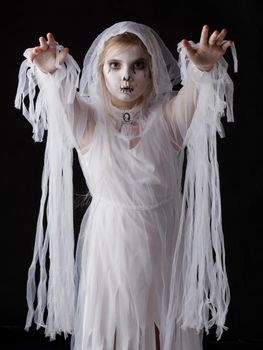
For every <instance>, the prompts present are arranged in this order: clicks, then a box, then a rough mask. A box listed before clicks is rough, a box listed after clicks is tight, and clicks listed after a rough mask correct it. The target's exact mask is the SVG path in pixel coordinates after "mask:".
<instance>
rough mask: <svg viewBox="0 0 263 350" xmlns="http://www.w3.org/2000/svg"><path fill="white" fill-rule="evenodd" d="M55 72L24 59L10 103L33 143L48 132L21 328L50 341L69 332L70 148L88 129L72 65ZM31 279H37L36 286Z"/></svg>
mask: <svg viewBox="0 0 263 350" xmlns="http://www.w3.org/2000/svg"><path fill="white" fill-rule="evenodd" d="M59 49H60V47H59V46H58V47H57V50H59ZM26 53H27V52H25V55H26ZM57 68H58V69H57V70H56V72H55V73H54V74H44V73H41V72H40V71H39V70H38V69H37V68H36V67H35V66H34V65H33V64H32V63H31V62H29V60H27V59H26V60H24V61H23V62H22V64H21V68H20V72H19V83H18V89H17V94H16V99H15V106H16V107H17V108H22V112H23V115H24V116H25V117H26V119H27V120H28V121H29V122H30V123H31V124H32V127H33V139H34V140H35V141H36V142H41V141H42V140H43V136H44V132H45V130H48V132H47V139H46V149H45V159H44V167H43V173H42V184H41V188H42V196H41V201H40V209H39V215H38V221H37V228H36V237H35V245H34V253H33V259H32V263H31V265H30V268H29V271H28V280H27V304H28V314H27V319H26V325H25V329H26V330H28V329H29V328H30V326H31V324H32V322H33V321H34V322H35V323H36V325H37V329H38V328H40V327H44V328H45V334H46V336H48V337H50V339H51V340H52V339H55V337H56V334H57V333H58V334H61V332H64V335H65V336H67V334H68V333H72V330H73V317H74V302H75V281H74V226H73V188H72V187H73V184H72V162H73V148H74V147H79V143H80V140H81V139H82V137H83V133H84V132H85V130H86V129H87V125H88V122H87V119H88V116H87V113H88V112H87V109H86V108H85V106H84V105H83V102H82V101H81V100H80V99H79V98H78V97H77V95H76V94H77V87H78V81H79V67H78V65H77V63H76V62H75V61H74V59H73V58H72V57H71V56H70V55H68V57H67V58H66V61H65V63H64V64H63V65H59V64H57ZM76 112H77V113H76ZM47 254H48V258H49V261H48V262H49V264H48V265H49V269H48V271H47V267H46V266H47ZM35 275H37V276H39V279H38V286H36V278H35ZM36 295H37V301H36V300H35V299H36ZM44 315H45V316H44ZM44 318H45V319H44Z"/></svg>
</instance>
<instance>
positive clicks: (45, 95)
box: [15, 22, 237, 350]
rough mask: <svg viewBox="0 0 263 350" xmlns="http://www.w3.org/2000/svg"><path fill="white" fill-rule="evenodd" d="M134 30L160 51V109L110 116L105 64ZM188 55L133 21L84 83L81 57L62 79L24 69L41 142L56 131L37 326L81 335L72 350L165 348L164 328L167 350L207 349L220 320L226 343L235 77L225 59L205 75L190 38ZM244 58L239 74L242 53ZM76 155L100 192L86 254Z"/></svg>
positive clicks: (90, 215)
mask: <svg viewBox="0 0 263 350" xmlns="http://www.w3.org/2000/svg"><path fill="white" fill-rule="evenodd" d="M123 32H131V33H134V34H136V35H137V36H138V37H139V38H140V39H141V40H142V42H143V43H144V45H145V46H146V48H147V50H148V52H149V54H150V56H151V60H152V78H153V85H154V90H155V94H154V95H152V96H151V97H150V98H149V100H148V102H147V108H146V109H145V108H143V107H142V106H140V105H137V106H136V107H134V108H133V109H131V110H129V111H123V110H119V109H118V108H116V107H113V106H109V109H108V110H107V109H105V108H104V104H103V99H102V97H101V94H100V91H99V77H98V69H97V64H98V58H99V55H100V53H101V51H102V49H103V46H104V42H105V40H107V39H108V38H110V37H112V36H115V35H117V34H120V33H123ZM191 44H192V45H193V46H196V45H198V44H194V43H193V42H191ZM60 49H61V46H59V45H57V51H59V50H60ZM27 52H28V51H26V52H25V56H26V57H27ZM178 53H179V60H178V62H177V61H176V59H175V58H174V57H173V56H172V54H171V53H170V51H169V50H168V49H167V47H166V46H165V45H164V43H163V42H162V40H161V39H160V37H159V36H158V35H157V33H156V32H154V31H153V30H152V29H151V28H149V27H148V26H145V25H142V24H138V23H134V22H120V23H117V24H114V25H113V26H111V27H110V28H108V29H106V30H105V31H104V32H103V33H101V34H100V35H99V37H98V38H97V39H96V40H95V41H94V43H93V44H92V46H91V47H90V49H89V51H88V52H87V54H86V57H85V60H84V67H83V71H82V75H81V79H80V81H79V76H80V69H79V66H78V65H77V63H76V62H75V61H74V59H73V58H72V57H71V56H70V55H68V56H67V58H66V60H65V63H64V64H63V65H59V64H57V70H56V72H55V73H54V74H44V73H42V72H40V71H39V70H38V69H37V68H36V66H35V65H33V64H32V63H31V62H30V61H29V60H28V59H25V60H24V61H23V62H22V65H21V68H20V72H19V85H18V89H17V95H16V101H15V106H16V107H17V108H23V115H24V116H25V117H26V118H27V119H28V120H29V122H30V123H31V124H32V126H33V138H34V140H35V141H37V142H40V141H42V140H43V136H44V133H45V130H48V131H47V139H46V151H45V164H44V169H43V177H42V198H41V203H40V212H39V218H38V222H37V231H36V240H35V247H34V255H33V260H32V264H31V266H30V268H29V273H28V282H27V302H28V315H27V321H26V326H25V328H26V329H27V330H28V329H29V328H30V326H31V325H32V322H34V323H36V325H37V328H39V327H45V334H46V336H48V337H50V339H51V340H52V339H55V337H56V334H62V333H64V335H65V336H67V335H68V334H70V335H71V348H72V350H112V349H113V343H114V338H115V342H116V344H115V346H116V350H155V346H156V345H155V342H156V340H155V325H156V326H157V327H158V329H159V338H160V339H159V341H160V348H161V350H174V349H176V350H201V349H202V337H203V331H204V330H205V331H206V332H207V333H208V332H209V330H210V329H211V327H213V326H216V327H217V328H216V331H217V337H218V339H220V337H221V335H222V332H223V330H224V329H226V326H225V321H226V315H227V310H228V306H229V302H230V291H229V285H228V280H227V273H226V266H225V249H224V238H223V232H222V218H221V203H220V183H219V169H218V163H217V149H216V148H217V145H216V142H217V133H218V134H219V135H220V136H221V137H222V136H224V131H223V127H222V124H221V117H222V116H224V115H226V116H227V120H228V121H233V108H232V104H233V82H232V80H231V78H230V77H229V75H228V73H227V68H228V64H227V62H226V61H225V59H224V58H221V59H220V60H219V62H218V63H217V64H215V65H214V67H213V69H212V70H211V71H210V72H201V71H199V70H198V69H197V68H196V67H195V66H194V65H193V64H192V63H191V62H190V61H189V59H188V57H187V55H186V52H185V50H184V48H183V47H182V46H181V44H179V45H178ZM232 54H233V57H234V61H235V67H236V65H237V59H236V54H235V49H234V46H232ZM180 81H181V83H182V88H181V89H180V90H179V91H178V92H177V91H174V86H175V85H176V84H178V83H179V82H180ZM79 83H80V84H79ZM78 87H79V89H78ZM21 106H22V107H21ZM145 111H146V112H145ZM124 112H126V113H127V112H128V113H129V116H130V117H131V121H129V122H124V121H123V119H122V118H123V113H124ZM83 137H84V138H85V139H86V141H87V140H88V143H87V145H86V146H85V147H84V148H83V147H82V146H81V142H82V141H81V140H82V139H83ZM73 149H76V151H77V154H78V157H79V162H80V165H81V168H82V171H83V175H84V177H85V180H86V183H87V186H88V188H89V192H90V195H91V198H92V200H91V203H90V205H89V206H88V208H87V210H86V213H85V215H84V217H83V220H82V224H81V228H80V232H79V235H78V241H77V247H76V251H75V242H74V229H73V183H72V162H73ZM185 157H186V158H185ZM47 254H48V259H47ZM47 265H48V267H47ZM35 275H37V276H38V283H36V278H35ZM36 284H38V285H37V286H36ZM36 296H37V298H36Z"/></svg>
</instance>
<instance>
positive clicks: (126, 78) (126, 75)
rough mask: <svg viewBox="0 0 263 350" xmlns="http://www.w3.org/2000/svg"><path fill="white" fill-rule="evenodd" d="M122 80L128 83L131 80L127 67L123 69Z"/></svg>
mask: <svg viewBox="0 0 263 350" xmlns="http://www.w3.org/2000/svg"><path fill="white" fill-rule="evenodd" d="M122 80H123V81H130V80H131V72H130V68H129V67H127V66H126V67H124V68H123V73H122Z"/></svg>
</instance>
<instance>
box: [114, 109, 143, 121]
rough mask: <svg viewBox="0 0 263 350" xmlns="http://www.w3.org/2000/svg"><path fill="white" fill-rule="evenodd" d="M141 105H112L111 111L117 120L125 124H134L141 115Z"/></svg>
mask: <svg viewBox="0 0 263 350" xmlns="http://www.w3.org/2000/svg"><path fill="white" fill-rule="evenodd" d="M140 111H141V106H140V105H136V106H135V107H133V108H131V109H120V108H117V107H115V106H112V105H111V110H110V113H111V115H112V117H113V118H114V119H115V121H118V122H119V123H121V124H122V125H123V124H131V125H134V124H135V123H136V121H137V120H138V119H139V117H140V113H139V112H140Z"/></svg>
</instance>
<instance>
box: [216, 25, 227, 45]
mask: <svg viewBox="0 0 263 350" xmlns="http://www.w3.org/2000/svg"><path fill="white" fill-rule="evenodd" d="M226 34H227V30H226V29H222V30H221V32H220V33H219V34H218V36H217V39H216V45H219V46H220V45H221V44H222V42H223V41H224V39H225V36H226Z"/></svg>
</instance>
